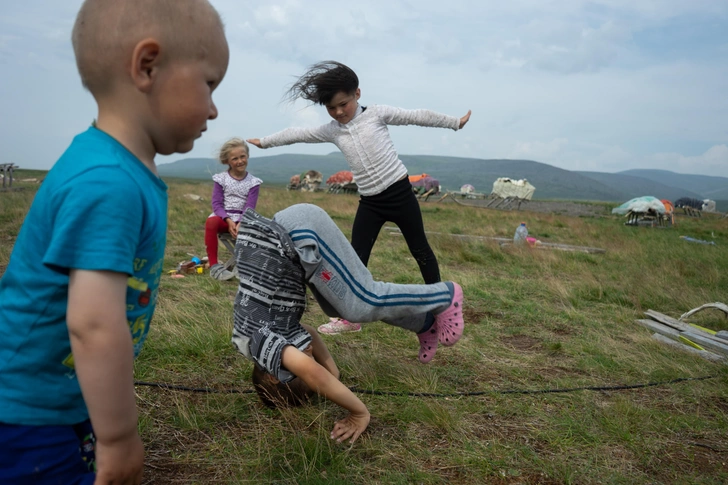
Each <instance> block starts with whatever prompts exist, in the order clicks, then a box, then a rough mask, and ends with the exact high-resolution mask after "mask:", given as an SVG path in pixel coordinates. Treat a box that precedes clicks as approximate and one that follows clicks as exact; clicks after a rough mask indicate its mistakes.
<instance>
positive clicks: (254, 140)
mask: <svg viewBox="0 0 728 485" xmlns="http://www.w3.org/2000/svg"><path fill="white" fill-rule="evenodd" d="M246 141H247V142H248V143H250V144H251V145H255V146H257V147H258V148H263V147H262V146H260V138H249V139H248V140H246Z"/></svg>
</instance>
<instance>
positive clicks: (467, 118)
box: [248, 110, 472, 141]
mask: <svg viewBox="0 0 728 485" xmlns="http://www.w3.org/2000/svg"><path fill="white" fill-rule="evenodd" d="M470 113H472V111H471V110H468V112H467V114H466V115H465V116H463V117H462V118H460V129H462V127H463V126H465V123H467V122H468V120H469V119H470ZM248 141H250V140H248Z"/></svg>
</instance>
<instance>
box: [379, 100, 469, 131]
mask: <svg viewBox="0 0 728 485" xmlns="http://www.w3.org/2000/svg"><path fill="white" fill-rule="evenodd" d="M376 109H377V112H379V113H380V116H381V118H382V120H383V121H384V122H385V123H386V124H388V125H417V126H429V127H431V128H450V129H451V130H456V131H457V130H459V129H460V128H462V127H463V126H465V123H467V122H468V120H469V119H470V111H468V112H467V114H466V115H465V116H463V117H462V118H458V117H456V116H448V115H445V114H442V113H437V112H436V111H430V110H429V109H402V108H394V107H392V106H381V105H378V106H377V107H376Z"/></svg>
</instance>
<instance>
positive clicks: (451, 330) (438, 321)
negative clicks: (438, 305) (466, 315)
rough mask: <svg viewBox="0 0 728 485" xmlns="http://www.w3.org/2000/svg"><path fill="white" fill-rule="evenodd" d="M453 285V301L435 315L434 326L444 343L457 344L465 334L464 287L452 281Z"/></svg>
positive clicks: (448, 344) (441, 341)
mask: <svg viewBox="0 0 728 485" xmlns="http://www.w3.org/2000/svg"><path fill="white" fill-rule="evenodd" d="M450 284H452V286H453V297H452V303H450V306H449V307H448V309H447V310H445V311H444V312H442V313H440V314H439V315H435V324H434V325H433V327H434V328H437V336H438V339H439V340H440V343H441V344H442V345H447V346H450V345H455V342H457V341H458V340H460V337H462V336H463V327H464V326H465V322H464V321H463V289H462V288H461V287H460V285H459V284H457V283H455V282H451V283H450Z"/></svg>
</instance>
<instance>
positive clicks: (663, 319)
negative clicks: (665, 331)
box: [645, 310, 710, 336]
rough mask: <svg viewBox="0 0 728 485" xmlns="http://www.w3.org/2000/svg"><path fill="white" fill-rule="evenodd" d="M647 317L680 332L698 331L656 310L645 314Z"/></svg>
mask: <svg viewBox="0 0 728 485" xmlns="http://www.w3.org/2000/svg"><path fill="white" fill-rule="evenodd" d="M645 315H647V316H648V317H650V318H652V319H653V320H657V321H658V322H660V323H664V324H665V325H668V326H670V327H672V328H674V329H675V330H679V331H681V332H691V331H696V329H694V328H693V327H691V326H690V325H688V324H687V323H683V322H681V321H679V320H676V319H674V318H672V317H671V316H669V315H663V314H662V313H660V312H656V311H655V310H647V311H646V312H645ZM698 331H699V330H698ZM705 335H708V336H710V334H708V333H706V334H705Z"/></svg>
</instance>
